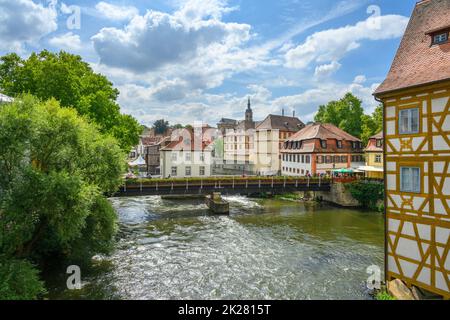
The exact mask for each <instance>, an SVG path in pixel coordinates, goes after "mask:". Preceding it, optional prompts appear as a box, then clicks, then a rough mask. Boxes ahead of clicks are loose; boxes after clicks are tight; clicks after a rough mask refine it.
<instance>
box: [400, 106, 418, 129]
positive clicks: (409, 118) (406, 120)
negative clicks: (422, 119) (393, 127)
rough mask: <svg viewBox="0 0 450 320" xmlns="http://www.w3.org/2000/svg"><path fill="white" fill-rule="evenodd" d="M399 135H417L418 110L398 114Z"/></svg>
mask: <svg viewBox="0 0 450 320" xmlns="http://www.w3.org/2000/svg"><path fill="white" fill-rule="evenodd" d="M399 132H400V134H413V133H419V109H418V108H414V109H404V110H400V113H399Z"/></svg>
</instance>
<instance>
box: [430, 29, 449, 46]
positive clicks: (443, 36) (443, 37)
mask: <svg viewBox="0 0 450 320" xmlns="http://www.w3.org/2000/svg"><path fill="white" fill-rule="evenodd" d="M447 41H448V32H441V33H438V34H435V35H433V44H442V43H446V42H447Z"/></svg>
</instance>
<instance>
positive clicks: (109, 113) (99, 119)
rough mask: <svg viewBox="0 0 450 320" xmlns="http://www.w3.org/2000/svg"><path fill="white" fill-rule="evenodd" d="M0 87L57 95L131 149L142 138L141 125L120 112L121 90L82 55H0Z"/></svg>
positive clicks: (11, 93)
mask: <svg viewBox="0 0 450 320" xmlns="http://www.w3.org/2000/svg"><path fill="white" fill-rule="evenodd" d="M0 89H1V90H2V91H3V92H4V93H5V94H7V95H9V96H14V97H15V96H18V95H20V94H22V93H31V94H33V95H35V96H36V97H38V98H40V99H41V100H42V101H45V100H48V99H51V98H55V99H57V100H58V101H59V103H60V105H61V106H63V107H72V108H75V109H76V110H77V111H78V113H79V114H80V115H84V116H86V117H88V118H89V119H90V121H92V122H94V123H96V124H98V126H99V127H98V128H99V130H100V131H101V132H102V133H109V134H111V135H113V136H114V137H115V138H117V140H118V141H119V143H120V146H121V147H122V148H123V149H124V150H126V151H128V150H129V149H130V148H131V147H132V146H133V145H136V144H137V143H138V141H139V134H140V132H141V130H142V129H141V126H140V125H139V124H138V123H137V121H136V120H135V119H134V118H132V117H131V116H129V115H124V114H121V113H120V107H119V105H118V104H117V102H116V100H117V98H118V95H119V91H118V90H117V89H115V88H114V87H113V85H112V83H111V82H110V81H109V80H108V79H107V78H106V77H105V76H103V75H101V74H97V73H94V72H93V70H92V68H91V67H90V66H89V64H87V63H86V62H83V61H82V59H81V57H80V56H77V55H72V54H69V53H66V52H63V51H62V52H60V53H59V54H55V53H51V52H49V51H45V50H44V51H42V52H40V53H33V54H31V56H30V57H29V58H28V59H26V60H24V59H22V58H20V57H19V56H18V55H17V54H14V53H13V54H9V55H6V56H3V57H1V58H0Z"/></svg>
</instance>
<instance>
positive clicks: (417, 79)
mask: <svg viewBox="0 0 450 320" xmlns="http://www.w3.org/2000/svg"><path fill="white" fill-rule="evenodd" d="M449 31H450V0H426V1H420V2H418V3H417V4H416V7H415V9H414V12H413V14H412V17H411V20H410V22H409V25H408V27H407V29H406V32H405V34H404V37H403V39H402V42H401V45H400V47H399V49H398V51H397V54H396V56H395V59H394V61H393V64H392V67H391V69H390V71H389V74H388V75H387V78H386V80H385V81H384V82H383V83H382V84H381V86H380V87H379V88H378V89H377V90H376V92H375V96H376V97H377V99H378V100H380V101H382V102H383V104H384V121H385V126H384V140H385V145H384V151H385V159H384V161H385V169H386V170H385V184H386V193H385V194H386V199H385V204H386V272H387V280H391V279H394V278H395V279H400V280H402V281H404V282H405V283H406V284H407V285H409V286H416V287H418V288H422V289H426V290H427V291H431V292H433V293H435V294H439V295H441V296H443V297H445V298H450V281H449V279H450V254H449V249H450V42H449Z"/></svg>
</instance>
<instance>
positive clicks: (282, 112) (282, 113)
mask: <svg viewBox="0 0 450 320" xmlns="http://www.w3.org/2000/svg"><path fill="white" fill-rule="evenodd" d="M281 115H282V116H283V117H284V108H283V109H281Z"/></svg>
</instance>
